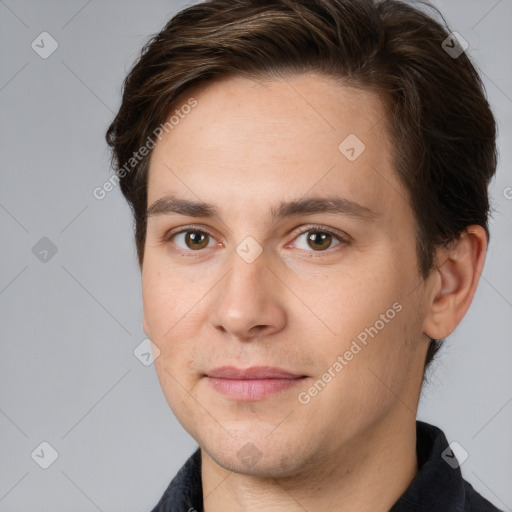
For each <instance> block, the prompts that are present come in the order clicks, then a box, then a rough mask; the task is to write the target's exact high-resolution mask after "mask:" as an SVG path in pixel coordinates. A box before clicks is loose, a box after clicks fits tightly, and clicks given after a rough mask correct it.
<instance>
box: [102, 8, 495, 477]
mask: <svg viewBox="0 0 512 512" xmlns="http://www.w3.org/2000/svg"><path fill="white" fill-rule="evenodd" d="M447 37H449V30H447V29H446V28H444V27H443V25H442V24H441V23H440V22H438V21H436V20H435V19H434V17H433V16H430V15H429V14H427V13H426V12H424V11H422V10H420V9H415V8H413V7H411V6H409V5H407V4H405V3H402V2H399V1H394V0H389V1H372V0H358V1H354V0H329V1H328V0H316V1H314V2H312V1H309V0H308V1H305V0H298V1H292V0H275V1H272V2H260V1H258V0H237V1H235V2H234V1H232V0H229V1H228V0H207V1H205V2H202V3H200V4H198V5H195V6H191V7H188V8H187V9H185V10H183V11H182V12H180V13H179V14H178V15H176V16H175V17H174V18H173V19H171V20H170V21H169V22H168V23H167V25H166V26H165V27H164V28H163V29H162V31H161V32H160V33H159V34H157V35H155V36H154V37H153V38H152V39H151V40H150V41H149V42H148V44H147V45H146V46H145V47H144V49H143V51H142V53H141V56H140V58H139V59H138V61H137V63H136V64H135V66H134V67H133V69H132V70H131V71H130V73H129V74H128V76H127V78H126V80H125V82H124V90H123V98H122V104H121V107H120V109H119V112H118V114H117V116H116V118H115V119H114V121H113V122H112V124H111V125H110V127H109V129H108V132H107V141H108V143H109V144H110V146H111V147H112V149H113V164H114V168H115V169H116V171H117V173H118V176H119V182H120V187H121V190H122V192H123V194H124V196H125V198H126V199H127V201H128V202H129V204H130V206H131V208H132V211H133V215H134V221H135V242H136V246H137V255H138V260H139V264H140V268H141V271H142V283H143V298H144V328H145V331H146V333H147V334H148V336H149V337H150V338H151V339H152V341H153V342H154V343H155V344H156V345H157V346H158V347H159V349H160V351H161V356H160V357H159V358H158V359H157V360H156V362H155V365H156V367H157V372H158V375H159V379H160V382H161V384H162V388H163V390H164V394H165V395H166V397H167V399H168V401H169V404H170V405H171V407H172V408H173V410H174V412H175V414H176V415H177V417H178V419H179V420H180V421H181V422H182V424H183V425H184V426H185V428H186V429H187V430H188V431H189V432H190V433H191V434H192V435H193V436H194V437H195V438H196V439H197V440H198V442H199V444H200V445H201V446H205V447H207V448H211V450H212V452H215V448H214V446H215V445H217V446H218V447H219V448H218V449H219V452H218V453H217V454H216V455H217V457H218V458H219V460H221V459H222V455H221V452H222V451H223V450H224V448H225V445H226V444H229V445H230V446H231V447H232V448H233V449H234V448H235V447H236V446H239V445H240V443H241V444H242V445H244V444H245V442H248V441H250V442H253V444H254V445H256V446H258V447H260V448H261V450H262V451H265V453H275V454H276V455H275V460H274V462H272V461H271V460H270V459H269V465H270V466H272V464H274V467H275V468H277V467H279V468H282V471H287V469H286V468H288V470H289V471H292V463H291V462H289V463H287V462H286V461H285V460H284V459H283V457H284V456H283V455H282V453H284V452H280V451H279V450H275V447H276V446H285V445H288V450H287V451H286V453H290V450H291V451H292V452H293V450H295V448H296V446H295V445H294V444H293V443H295V442H296V441H295V440H294V438H293V436H291V437H290V432H291V431H293V432H297V439H300V438H301V432H302V439H303V437H304V436H303V434H304V433H305V430H304V429H305V428H306V427H305V425H306V421H309V427H308V428H309V429H312V430H313V431H314V430H315V429H316V430H317V433H316V434H315V432H313V434H314V435H315V439H318V441H315V442H313V443H309V444H308V446H303V457H304V460H309V459H311V458H312V457H313V455H312V454H313V453H316V454H321V453H323V452H325V453H327V452H328V451H329V450H331V451H332V449H333V447H332V445H331V444H330V443H331V442H332V441H331V440H332V439H333V436H334V435H335V434H336V433H337V429H339V425H340V424H342V425H343V428H344V429H345V430H344V436H341V438H340V437H339V436H338V437H337V439H341V441H338V442H340V443H342V442H349V440H351V439H354V438H355V437H356V436H357V435H361V434H362V432H363V431H365V430H368V429H369V428H370V426H371V425H372V424H373V423H375V422H377V421H378V420H379V419H382V418H384V417H386V415H389V416H391V415H395V416H396V415H400V414H403V413H404V411H403V406H402V410H401V411H399V409H400V407H401V406H400V405H398V406H397V401H396V396H400V397H402V398H403V399H404V400H405V401H407V400H410V403H411V404H414V402H415V400H416V398H417V395H418V393H419V391H420V389H421V384H422V382H423V379H424V378H425V375H426V369H427V368H428V366H429V365H430V364H431V362H432V361H433V359H434V356H435V355H436V353H437V351H438V350H439V347H440V344H441V342H442V340H443V339H444V337H445V336H447V335H448V334H450V333H451V332H452V331H453V329H454V328H455V326H456V325H457V324H458V322H460V320H461V318H462V317H463V315H464V314H465V312H466V311H467V309H468V307H469V304H470V302H471V299H472V297H473V294H474V291H475V288H476V281H477V280H476V281H475V280H474V279H473V280H472V279H470V278H468V276H467V275H466V274H467V273H466V274H464V272H462V271H460V269H459V268H458V267H457V266H456V265H455V264H452V263H450V262H451V261H456V260H457V258H459V259H464V258H471V256H470V255H471V254H473V255H474V257H473V260H474V265H473V266H474V268H476V272H477V273H478V272H479V271H481V269H482V266H483V261H484V257H485V246H486V243H487V241H488V239H489V231H488V213H489V200H488V191H487V187H488V184H489V182H490V180H491V178H492V176H493V175H494V173H495V169H496V149H495V138H496V127H495V120H494V117H493V115H492V113H491V111H490V108H489V105H488V102H487V100H486V98H485V94H484V91H483V86H482V83H481V81H480V78H479V76H478V74H477V72H476V70H475V68H474V66H473V64H472V63H471V62H470V60H469V58H468V56H467V55H466V54H465V53H462V54H461V55H459V56H458V57H457V58H453V57H452V56H450V55H449V54H448V53H447V52H446V51H445V49H444V48H443V46H442V43H443V41H444V40H445V39H446V38H447ZM142 148H144V149H142ZM166 197H167V199H165V198H166ZM170 198H173V199H174V201H170V200H169V199H170ZM335 198H343V201H342V202H341V203H340V202H338V203H336V202H335V201H332V199H335ZM305 200H306V201H305ZM333 206H337V207H338V211H337V213H335V212H334V210H333ZM340 212H341V213H340ZM191 224H193V225H194V226H195V227H193V228H191V227H190V225H191ZM308 226H309V228H308V231H307V233H306V232H305V228H306V227H308ZM184 227H187V228H188V231H185V230H184ZM299 227H300V228H301V229H297V228H299ZM178 228H180V229H181V231H179V229H178ZM468 228H469V229H468ZM329 232H330V233H329ZM191 233H192V234H194V237H188V234H191ZM305 234H308V235H311V234H313V235H314V236H309V237H305ZM318 235H320V236H318ZM248 237H249V238H248ZM475 238H476V239H477V242H475V241H474V240H475ZM478 240H479V241H480V242H478ZM195 244H196V245H195ZM475 244H476V246H477V249H475ZM478 247H479V249H478ZM194 249H195V250H194ZM329 251H330V252H329ZM193 253H195V254H193ZM244 253H246V254H247V255H249V254H250V257H244V256H245V254H244ZM191 254H192V257H191V256H190V255H191ZM462 283H465V284H462ZM457 294H458V295H457ZM364 333H366V336H365V334H364ZM354 343H355V345H354ZM356 347H358V348H356ZM347 351H348V352H351V353H352V356H350V355H349V354H348V352H347ZM343 354H346V355H347V357H346V358H343V363H341V361H340V360H339V359H337V356H339V355H343ZM347 359H348V361H347ZM336 361H338V363H339V364H341V365H342V368H341V369H340V366H339V365H338V366H336V365H335V363H336ZM262 364H266V365H269V364H271V365H272V366H280V367H285V368H287V369H289V370H294V371H297V372H299V373H300V374H301V376H303V377H304V381H303V385H302V387H301V388H300V389H299V388H297V389H296V390H295V391H285V392H283V393H278V394H274V395H272V397H269V398H268V399H265V400H259V401H256V402H254V401H252V402H251V401H247V402H239V401H236V400H229V399H227V398H225V397H223V396H221V395H219V394H216V392H215V391H212V389H211V386H210V385H209V384H208V382H206V381H207V379H208V377H206V378H205V375H207V373H208V371H210V370H211V369H212V368H213V367H214V366H220V365H234V366H238V367H249V366H253V365H262ZM326 372H327V374H329V375H330V378H329V377H325V378H323V376H324V375H326ZM319 380H322V381H323V382H324V384H325V386H324V387H321V386H319V385H317V386H316V389H317V391H316V392H315V391H313V390H312V388H315V386H314V383H315V382H318V381H319ZM383 383H385V385H383ZM320 387H321V389H320ZM324 388H325V389H324ZM389 389H392V390H393V393H390V391H389ZM299 391H301V392H302V393H303V394H302V395H300V393H299ZM292 395H293V396H295V397H296V398H295V401H293V400H292V401H290V400H291V396H292ZM300 396H301V397H302V399H301V398H300ZM297 397H299V399H298V400H297ZM280 400H281V402H280ZM198 404H201V405H198ZM276 404H282V405H285V407H284V408H282V409H279V408H277V409H276V407H275V406H276ZM361 404H364V405H361ZM292 406H293V411H294V413H293V414H291V416H290V418H289V419H288V420H286V422H285V424H283V425H282V426H281V427H280V428H279V429H277V430H276V431H275V432H274V433H273V434H272V435H271V436H270V437H269V436H268V432H269V431H270V430H272V428H271V426H272V425H274V426H275V425H277V424H278V423H279V422H280V421H281V420H282V417H281V416H284V415H282V414H281V416H280V414H279V413H282V412H285V411H286V412H288V409H290V410H292ZM205 407H206V409H208V407H211V408H212V414H213V416H212V414H210V413H207V412H205V411H206V409H205ZM397 407H398V409H397ZM308 408H309V409H308ZM354 410H357V413H354V412H353V411H354ZM276 411H277V412H276ZM348 411H350V418H347V415H346V413H347V412H348ZM406 414H408V413H406ZM311 418H313V420H312V419H311ZM315 418H318V419H317V420H316V419H315ZM255 422H261V426H262V428H261V429H260V433H259V434H254V435H255V436H256V437H250V435H249V433H248V432H249V430H250V427H251V426H252V429H253V430H254V425H255V424H256V423H255ZM286 424H288V427H287V426H286ZM263 425H265V426H266V428H267V431H266V432H264V433H263V434H262V432H263V430H264V427H263ZM287 428H289V429H290V431H288V430H287ZM318 432H322V433H323V435H320V436H319V435H318ZM280 433H281V434H280ZM313 434H312V435H313ZM219 439H222V441H221V442H219ZM273 443H274V444H273ZM315 443H318V444H317V445H316V446H312V445H314V444H315ZM340 446H341V444H340ZM235 451H236V450H235ZM295 451H296V450H295ZM233 453H235V452H233ZM308 458H309V459H308ZM228 459H229V460H228ZM228 459H225V460H224V461H223V462H224V463H225V465H226V466H230V467H235V466H236V464H237V462H236V460H235V459H234V458H229V457H228ZM287 464H288V465H287Z"/></svg>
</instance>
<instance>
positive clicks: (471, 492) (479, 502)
mask: <svg viewBox="0 0 512 512" xmlns="http://www.w3.org/2000/svg"><path fill="white" fill-rule="evenodd" d="M464 490H465V491H466V492H465V494H466V503H465V506H464V512H503V510H501V509H499V508H497V507H495V506H494V505H493V504H492V503H491V502H490V501H488V500H486V499H485V498H484V497H483V496H482V495H481V494H479V493H478V492H477V491H476V490H475V489H474V487H473V486H472V485H471V484H470V483H469V482H468V481H467V480H464Z"/></svg>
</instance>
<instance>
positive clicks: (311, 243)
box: [294, 226, 348, 252]
mask: <svg viewBox="0 0 512 512" xmlns="http://www.w3.org/2000/svg"><path fill="white" fill-rule="evenodd" d="M294 241H295V245H296V247H297V248H299V249H303V250H306V251H310V252H311V249H313V251H314V252H325V251H326V250H327V249H330V248H332V247H337V246H338V245H340V244H341V243H348V240H346V239H344V238H343V237H342V236H340V235H338V234H336V233H333V232H332V231H330V230H328V229H325V228H322V227H321V226H313V227H312V226H309V227H307V228H306V229H304V230H302V231H301V232H300V233H299V235H298V236H297V237H296V238H295V239H294ZM334 242H337V243H335V244H334V245H333V243H334Z"/></svg>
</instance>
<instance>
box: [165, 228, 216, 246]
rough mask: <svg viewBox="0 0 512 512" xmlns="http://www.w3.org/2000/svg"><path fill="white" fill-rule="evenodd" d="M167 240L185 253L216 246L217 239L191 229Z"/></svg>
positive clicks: (174, 234) (175, 234)
mask: <svg viewBox="0 0 512 512" xmlns="http://www.w3.org/2000/svg"><path fill="white" fill-rule="evenodd" d="M167 240H169V241H172V242H173V243H174V245H176V246H177V247H178V248H179V249H181V250H183V251H199V250H201V249H207V248H208V247H212V246H213V245H215V242H216V241H215V239H214V238H213V237H212V236H211V235H210V234H208V233H206V232H205V231H201V230H199V229H194V228H189V229H186V230H182V231H178V232H177V233H173V234H172V235H170V236H169V237H168V238H167Z"/></svg>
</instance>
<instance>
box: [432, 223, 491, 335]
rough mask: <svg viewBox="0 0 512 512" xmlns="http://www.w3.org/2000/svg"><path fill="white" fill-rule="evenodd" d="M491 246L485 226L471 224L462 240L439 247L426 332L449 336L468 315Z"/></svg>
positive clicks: (463, 234)
mask: <svg viewBox="0 0 512 512" xmlns="http://www.w3.org/2000/svg"><path fill="white" fill-rule="evenodd" d="M486 249H487V235H486V232H485V230H484V228H483V227H482V226H477V225H473V226H469V227H468V228H467V229H466V230H465V231H464V232H463V233H462V234H461V235H460V237H459V238H458V239H456V240H454V241H452V242H451V243H450V244H449V245H448V246H447V247H443V248H441V249H439V250H438V254H437V257H438V261H439V262H440V263H439V265H438V268H437V269H436V270H435V272H436V276H435V279H434V280H433V281H432V282H433V284H432V287H431V294H430V298H429V304H427V307H428V314H427V317H426V318H425V322H424V324H423V332H424V333H425V334H426V335H427V336H429V337H430V338H433V339H442V338H446V337H447V336H449V335H450V334H451V333H452V332H453V331H454V330H455V328H456V327H457V325H458V324H459V323H460V321H461V320H462V318H463V317H464V315H465V314H466V312H467V310H468V309H469V306H470V304H471V301H472V300H473V297H474V295H475V292H476V288H477V285H478V281H479V279H480V275H481V273H482V270H483V267H484V263H485V255H486Z"/></svg>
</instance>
